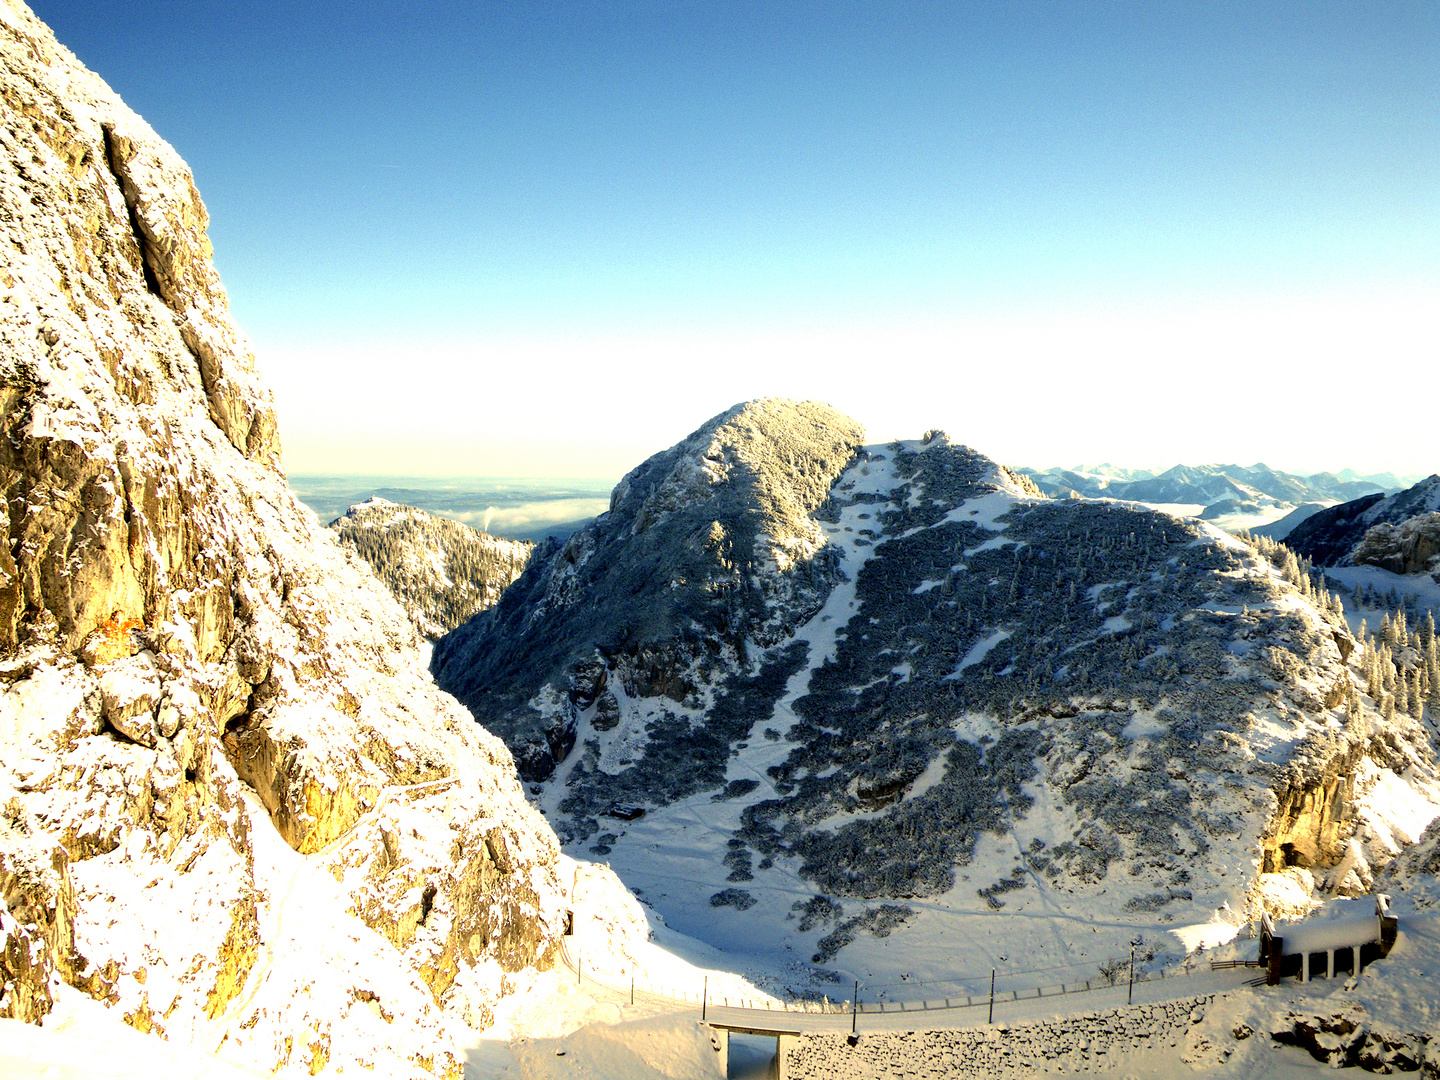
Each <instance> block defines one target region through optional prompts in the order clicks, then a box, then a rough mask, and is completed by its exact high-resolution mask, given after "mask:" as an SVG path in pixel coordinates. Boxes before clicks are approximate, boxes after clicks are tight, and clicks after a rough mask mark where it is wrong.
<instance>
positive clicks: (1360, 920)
mask: <svg viewBox="0 0 1440 1080" xmlns="http://www.w3.org/2000/svg"><path fill="white" fill-rule="evenodd" d="M1275 935H1276V937H1279V938H1283V939H1284V950H1285V952H1286V953H1287V954H1293V953H1301V952H1328V951H1329V950H1331V949H1348V948H1350V947H1351V946H1354V945H1367V944H1369V943H1370V942H1372V941H1378V940H1379V939H1380V922H1379V919H1378V918H1377V917H1376V915H1375V905H1374V904H1373V903H1372V902H1370V901H1368V900H1366V901H1345V900H1332V901H1331V902H1330V903H1329V904H1326V905H1325V907H1324V908H1323V909H1321V910H1320V911H1319V912H1317V913H1316V914H1315V915H1314V916H1313V917H1311V918H1309V919H1306V920H1305V921H1304V922H1295V923H1280V924H1279V925H1278V926H1276V927H1275Z"/></svg>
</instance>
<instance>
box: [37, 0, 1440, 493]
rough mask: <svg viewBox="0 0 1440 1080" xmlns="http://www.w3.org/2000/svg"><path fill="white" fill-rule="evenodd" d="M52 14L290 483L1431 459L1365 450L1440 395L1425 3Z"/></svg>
mask: <svg viewBox="0 0 1440 1080" xmlns="http://www.w3.org/2000/svg"><path fill="white" fill-rule="evenodd" d="M35 8H36V11H37V13H38V14H40V15H41V17H42V18H45V19H46V20H47V21H48V22H50V24H51V25H52V26H53V27H54V29H55V31H56V33H57V34H58V36H59V38H60V40H61V41H63V42H65V43H66V44H67V45H68V46H69V47H70V48H72V49H73V50H74V51H75V52H76V53H77V55H78V56H79V57H80V59H81V60H82V61H84V62H85V63H87V64H88V65H89V66H90V67H92V68H93V69H94V70H95V71H97V72H98V73H99V74H100V75H101V76H102V77H103V78H105V79H106V80H108V81H109V82H110V84H111V85H112V86H113V87H115V89H116V90H117V91H118V92H119V93H120V94H121V95H122V96H123V97H124V98H125V99H126V101H127V102H128V103H129V104H130V105H131V106H132V107H134V108H135V109H136V110H137V111H138V112H139V113H141V114H142V115H143V116H144V117H145V118H146V119H147V120H149V121H150V122H151V123H152V124H153V126H154V127H155V128H156V129H157V130H158V131H159V132H160V134H161V135H162V136H164V137H165V138H166V139H167V140H169V141H170V142H172V143H173V144H174V145H175V146H176V148H177V149H178V150H179V151H180V153H181V154H182V155H183V156H184V157H185V158H186V160H187V161H188V162H189V163H190V165H191V166H192V167H193V169H194V170H195V174H196V181H197V185H198V187H199V189H200V191H201V193H202V194H203V196H204V198H205V199H206V201H207V205H208V207H209V210H210V214H211V225H210V235H211V238H212V240H213V242H214V245H215V258H216V261H217V265H218V266H219V268H220V270H221V272H222V275H223V277H224V280H225V283H226V287H227V289H228V291H229V295H230V300H231V304H232V308H233V311H234V313H235V315H236V318H237V320H238V322H239V323H240V325H241V326H242V327H243V328H244V330H245V331H246V332H247V333H248V334H249V335H250V337H251V339H252V341H253V343H254V346H255V350H256V354H257V357H258V361H259V364H260V367H261V370H262V371H263V372H264V373H265V376H266V378H267V379H268V381H269V382H270V384H271V385H272V386H273V388H274V390H275V394H276V400H277V404H278V407H279V413H280V430H281V436H282V441H283V442H284V445H285V447H286V462H287V464H288V466H289V467H290V468H292V469H295V470H297V471H304V472H326V471H334V470H336V469H341V468H363V469H367V470H370V471H375V472H380V471H396V470H400V471H405V472H410V473H418V474H432V473H437V472H446V471H473V472H481V473H487V474H505V473H515V472H517V471H521V470H532V469H538V470H540V471H541V472H542V473H543V474H545V475H547V476H576V475H583V476H592V477H601V476H605V477H613V476H618V475H620V474H622V473H623V472H624V471H625V470H626V469H628V468H630V467H631V466H633V465H634V464H635V463H636V462H638V461H639V460H642V459H643V458H644V457H645V456H646V455H648V454H649V453H650V452H653V450H654V449H656V448H661V447H665V446H669V445H672V444H673V443H675V442H676V441H678V439H680V438H682V437H683V436H684V435H685V434H687V433H688V432H689V431H691V430H693V429H694V428H695V427H696V426H697V425H698V424H700V423H702V422H703V421H704V420H705V419H706V418H707V417H709V416H711V415H714V414H715V413H718V412H720V411H722V410H724V409H726V408H728V407H729V406H730V405H732V404H734V403H735V402H737V401H741V400H746V399H749V398H753V397H759V396H766V395H775V396H786V397H800V398H820V399H823V400H826V401H829V402H830V403H831V404H833V405H835V406H836V407H837V408H839V409H841V410H843V411H845V412H848V413H850V414H851V415H853V416H855V417H856V418H857V419H858V420H860V421H861V422H863V423H864V424H865V425H866V426H867V428H868V429H869V431H870V437H871V439H872V440H873V441H877V442H884V441H888V440H890V439H892V438H895V437H914V436H915V435H916V434H918V433H919V432H922V431H924V430H925V429H926V428H930V427H941V428H944V429H945V430H947V431H949V432H950V433H951V435H952V437H954V438H955V439H956V440H957V441H961V442H964V443H967V444H969V445H972V446H974V447H976V448H978V449H980V450H982V451H984V452H985V453H987V454H989V455H990V456H992V457H994V458H996V459H997V460H1006V461H1015V460H1031V461H1066V460H1069V461H1081V460H1086V461H1093V460H1100V459H1103V458H1109V459H1111V460H1117V459H1118V460H1128V461H1148V462H1158V461H1162V460H1170V461H1233V460H1247V461H1265V462H1267V463H1269V464H1271V465H1272V466H1273V467H1275V468H1279V469H1283V470H1285V471H1290V472H1313V471H1338V470H1339V469H1340V468H1342V467H1345V466H1347V465H1349V466H1352V467H1354V468H1356V469H1358V470H1360V471H1362V472H1376V471H1384V470H1396V471H1404V472H1407V473H1429V472H1433V471H1434V470H1435V469H1436V467H1437V466H1436V463H1435V461H1434V449H1433V442H1434V440H1433V436H1432V434H1431V433H1430V431H1429V430H1428V427H1429V425H1427V424H1425V423H1423V422H1421V423H1413V424H1407V423H1403V422H1401V423H1386V424H1385V425H1384V429H1383V430H1384V435H1383V438H1381V437H1367V436H1366V435H1365V434H1364V432H1366V431H1368V430H1370V428H1369V426H1367V424H1366V419H1367V418H1366V415H1365V414H1366V410H1372V411H1373V410H1376V409H1384V408H1390V407H1391V406H1390V405H1389V404H1388V402H1389V401H1390V400H1391V399H1392V398H1391V395H1392V392H1400V393H1403V394H1404V395H1406V396H1407V397H1411V398H1413V399H1415V400H1425V399H1426V396H1427V394H1432V395H1433V393H1434V392H1435V390H1436V389H1440V387H1437V380H1436V375H1435V371H1436V360H1437V342H1436V334H1435V329H1434V319H1433V312H1434V311H1436V310H1440V199H1437V198H1436V192H1437V190H1440V104H1437V103H1440V6H1437V5H1435V4H1433V3H1421V2H1389V3H1376V4H1366V5H1359V4H1351V3H1343V2H1317V3H1314V4H1308V5H1305V6H1304V7H1303V8H1300V7H1285V6H1280V5H1273V4H1264V3H1253V4H1244V3H1241V4H1230V5H1220V6H1213V5H1212V6H1185V5H1143V4H1133V3H1119V2H1109V3H1097V4H1086V5H1076V4H1069V3H1061V2H1048V3H1047V2H1040V3H1023V4H1022V3H954V4H941V3H924V2H918V0H912V2H901V3H895V4H884V5H880V4H864V3H846V2H842V3H834V4H819V3H807V2H798V3H795V4H785V5H768V4H763V3H758V2H752V3H747V2H735V3H723V4H713V5H689V4H682V3H667V2H654V3H643V4H621V5H607V4H599V3H589V2H580V0H557V2H553V3H545V2H542V3H535V4H526V5H508V6H507V5H486V4H480V5H466V4H459V3H454V2H448V0H442V2H440V3H437V4H432V5H425V6H423V7H421V8H414V7H411V6H405V7H402V6H399V5H391V6H387V5H367V6H363V7H343V8H339V9H332V8H327V7H323V6H317V5H310V4H305V3H301V2H300V0H279V2H277V3H275V4H271V5H266V6H264V7H263V8H255V7H251V6H245V5H228V4H220V3H216V2H211V0H199V2H197V3H194V4H189V5H186V6H184V7H183V8H181V7H178V6H176V5H174V4H173V3H166V2H162V0H127V2H126V3H123V4H122V3H120V0H87V2H85V3H71V2H65V3H62V2H61V0H36V3H35ZM156 56H164V57H165V58H166V59H165V63H163V64H157V63H155V62H154V58H155V57H156ZM1352 420H1353V421H1355V422H1357V423H1358V425H1359V430H1360V431H1361V434H1360V435H1358V436H1356V437H1349V438H1347V437H1345V436H1344V435H1343V434H1341V432H1342V431H1344V430H1347V429H1346V428H1345V427H1344V425H1346V424H1347V423H1348V422H1349V421H1352ZM457 463H459V464H457Z"/></svg>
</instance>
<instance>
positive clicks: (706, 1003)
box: [700, 975, 710, 1020]
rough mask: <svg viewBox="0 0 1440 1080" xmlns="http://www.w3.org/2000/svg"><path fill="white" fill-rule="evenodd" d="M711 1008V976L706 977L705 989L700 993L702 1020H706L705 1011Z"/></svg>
mask: <svg viewBox="0 0 1440 1080" xmlns="http://www.w3.org/2000/svg"><path fill="white" fill-rule="evenodd" d="M709 1007H710V976H709V975H706V976H705V989H703V990H701V991H700V1019H701V1020H704V1019H705V1010H706V1009H708V1008H709Z"/></svg>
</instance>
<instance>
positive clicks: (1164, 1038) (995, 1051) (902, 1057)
mask: <svg viewBox="0 0 1440 1080" xmlns="http://www.w3.org/2000/svg"><path fill="white" fill-rule="evenodd" d="M1213 1000H1214V995H1213V994H1211V995H1208V996H1205V997H1196V998H1183V999H1181V1000H1179V1001H1166V1002H1162V1003H1160V1004H1158V1005H1136V1006H1133V1007H1129V1008H1124V1009H1113V1010H1111V1011H1109V1012H1102V1013H1091V1014H1088V1015H1085V1016H1068V1017H1063V1018H1057V1019H1054V1020H1046V1021H1040V1022H1037V1023H1033V1024H1014V1025H1008V1026H999V1025H997V1026H995V1027H983V1028H962V1029H958V1030H948V1031H883V1032H873V1033H871V1032H864V1031H862V1032H860V1034H859V1035H842V1034H832V1033H829V1032H826V1033H823V1034H822V1033H816V1034H804V1035H799V1036H792V1037H786V1038H784V1039H782V1040H781V1046H780V1050H781V1055H782V1061H781V1069H780V1075H781V1076H782V1077H784V1078H787V1080H809V1078H812V1077H813V1078H815V1080H822V1078H823V1080H846V1078H854V1080H875V1078H876V1077H891V1076H904V1077H907V1078H910V1077H913V1078H916V1080H932V1078H933V1080H950V1078H954V1077H969V1076H974V1077H984V1078H985V1080H1005V1078H1007V1077H1013V1076H1029V1075H1034V1074H1035V1073H1037V1072H1038V1073H1048V1072H1054V1071H1058V1070H1059V1069H1060V1068H1061V1067H1062V1066H1063V1068H1064V1070H1065V1071H1066V1072H1086V1071H1089V1070H1090V1069H1092V1068H1099V1067H1103V1066H1104V1065H1105V1064H1106V1063H1107V1060H1108V1059H1109V1058H1110V1056H1111V1055H1113V1054H1115V1053H1117V1052H1125V1051H1130V1050H1138V1049H1142V1048H1146V1047H1155V1046H1179V1045H1180V1043H1181V1040H1182V1039H1183V1038H1184V1035H1185V1031H1186V1029H1187V1028H1189V1027H1190V1025H1191V1024H1197V1023H1199V1022H1200V1021H1201V1020H1203V1019H1204V1016H1205V1009H1206V1007H1207V1006H1208V1005H1209V1004H1210V1002H1211V1001H1213Z"/></svg>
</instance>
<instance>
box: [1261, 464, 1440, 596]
mask: <svg viewBox="0 0 1440 1080" xmlns="http://www.w3.org/2000/svg"><path fill="white" fill-rule="evenodd" d="M1437 511H1440V475H1436V476H1431V477H1429V478H1427V479H1425V480H1422V481H1420V483H1418V484H1416V485H1415V486H1414V487H1412V488H1409V489H1407V490H1405V491H1402V492H1399V493H1398V494H1396V495H1390V496H1381V495H1367V496H1365V497H1364V498H1361V499H1356V500H1354V501H1353V502H1348V503H1342V504H1341V505H1339V506H1332V507H1330V508H1329V509H1328V510H1322V511H1321V512H1320V513H1318V514H1315V515H1314V516H1313V517H1311V518H1309V519H1307V520H1306V521H1303V522H1301V523H1300V524H1299V525H1297V526H1296V527H1295V529H1294V530H1293V531H1292V532H1291V533H1290V535H1289V536H1288V537H1286V540H1285V542H1286V543H1287V544H1288V545H1289V546H1290V547H1291V548H1293V549H1294V550H1295V551H1297V552H1299V553H1300V554H1301V555H1304V556H1305V557H1306V558H1308V559H1309V560H1310V561H1311V562H1313V563H1315V565H1317V566H1349V565H1356V566H1363V565H1369V566H1378V567H1380V568H1381V569H1382V570H1389V571H1390V572H1391V573H1395V574H1414V573H1440V566H1437V565H1436V562H1435V560H1436V557H1437V556H1440V513H1437ZM1437 580H1440V579H1437Z"/></svg>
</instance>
